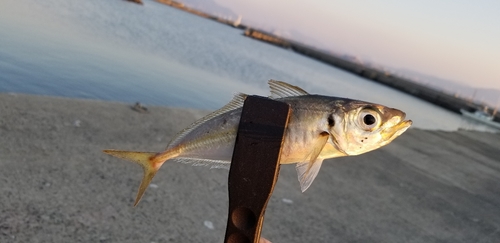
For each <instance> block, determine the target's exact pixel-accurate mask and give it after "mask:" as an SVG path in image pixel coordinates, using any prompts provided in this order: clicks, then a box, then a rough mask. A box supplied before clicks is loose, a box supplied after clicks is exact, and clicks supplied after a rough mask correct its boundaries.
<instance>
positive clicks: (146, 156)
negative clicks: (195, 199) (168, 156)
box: [103, 149, 164, 207]
mask: <svg viewBox="0 0 500 243" xmlns="http://www.w3.org/2000/svg"><path fill="white" fill-rule="evenodd" d="M103 152H104V153H107V154H109V155H113V156H115V157H118V158H121V159H126V160H130V161H132V162H135V163H137V164H140V165H141V166H142V168H143V169H144V176H143V177H142V182H141V185H140V186H139V191H138V192H137V197H136V198H135V203H134V207H135V206H137V204H138V203H139V201H140V200H141V198H142V195H144V192H145V191H146V188H148V186H149V183H151V180H152V179H153V177H154V176H155V174H156V172H157V171H158V170H159V169H160V167H161V165H162V164H163V162H164V161H155V158H156V157H155V155H156V154H157V153H152V152H133V151H120V150H111V149H110V150H104V151H103Z"/></svg>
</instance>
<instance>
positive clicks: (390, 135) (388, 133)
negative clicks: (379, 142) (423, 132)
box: [384, 120, 413, 141]
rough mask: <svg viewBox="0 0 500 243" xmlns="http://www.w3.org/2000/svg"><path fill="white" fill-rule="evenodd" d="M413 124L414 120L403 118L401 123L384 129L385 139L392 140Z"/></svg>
mask: <svg viewBox="0 0 500 243" xmlns="http://www.w3.org/2000/svg"><path fill="white" fill-rule="evenodd" d="M412 124H413V121H412V120H403V121H401V122H400V123H398V124H396V125H394V126H392V127H390V128H387V129H385V131H384V137H385V140H386V141H392V140H393V139H395V138H396V137H398V136H399V135H401V134H403V133H404V132H405V131H406V130H407V129H408V128H409V127H410V126H411V125H412Z"/></svg>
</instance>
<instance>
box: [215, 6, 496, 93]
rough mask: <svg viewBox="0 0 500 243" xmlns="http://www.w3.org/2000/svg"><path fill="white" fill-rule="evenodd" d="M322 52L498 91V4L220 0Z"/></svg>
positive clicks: (245, 19)
mask: <svg viewBox="0 0 500 243" xmlns="http://www.w3.org/2000/svg"><path fill="white" fill-rule="evenodd" d="M215 1H216V2H217V3H218V4H220V5H222V6H225V7H228V8H229V9H231V10H233V11H234V12H235V13H237V14H240V15H242V16H243V22H245V21H251V22H254V23H262V24H263V25H264V26H268V27H271V28H276V29H280V30H284V31H290V30H297V31H299V32H300V33H302V34H304V35H307V36H310V37H311V38H313V39H315V40H317V41H319V42H321V43H322V44H323V45H324V46H323V48H326V49H329V50H333V51H336V52H340V53H346V54H351V55H353V56H357V57H360V58H362V59H364V60H368V61H372V62H374V63H377V64H381V65H384V66H389V67H393V68H405V69H410V70H414V71H418V72H421V73H424V74H429V75H433V76H436V77H440V78H444V79H447V80H452V81H456V82H458V83H462V84H467V85H470V86H473V87H477V88H495V89H498V90H500V1H498V0H490V1H488V0H478V1H468V0H439V1H435V0H419V1H407V0H378V1H366V0H365V1H362V0H345V1H335V0H311V1H307V2H306V1H297V0H253V1H246V0H215Z"/></svg>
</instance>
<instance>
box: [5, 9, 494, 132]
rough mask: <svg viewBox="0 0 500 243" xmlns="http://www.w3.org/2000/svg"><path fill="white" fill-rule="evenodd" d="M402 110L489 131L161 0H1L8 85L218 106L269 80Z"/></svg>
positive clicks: (450, 126) (260, 91)
mask: <svg viewBox="0 0 500 243" xmlns="http://www.w3.org/2000/svg"><path fill="white" fill-rule="evenodd" d="M269 79H276V80H283V81H287V82H289V83H292V84H294V85H298V86H300V87H302V88H303V89H305V90H307V91H309V92H310V93H318V94H324V95H330V96H339V97H348V98H353V99H361V100H365V101H370V102H375V103H380V104H383V105H387V106H391V107H394V108H398V109H401V110H403V111H405V112H406V113H407V117H408V118H409V119H412V120H413V121H414V127H418V128H425V129H439V130H456V129H458V128H465V129H476V130H488V129H487V128H486V127H484V126H481V125H479V124H474V123H470V122H469V121H468V120H466V119H464V118H462V117H461V116H459V115H457V114H454V113H451V112H449V111H447V110H444V109H442V108H439V107H437V106H435V105H432V104H430V103H427V102H425V101H421V100H419V99H417V98H415V97H412V96H409V95H406V94H404V93H401V92H399V91H396V90H394V89H391V88H388V87H386V86H382V85H380V84H377V83H374V82H372V81H369V80H366V79H363V78H361V77H359V76H356V75H353V74H350V73H347V72H345V71H342V70H340V69H337V68H334V67H332V66H329V65H326V64H323V63H321V62H318V61H315V60H312V59H310V58H307V57H304V56H301V55H299V54H297V53H294V52H292V51H290V50H286V49H282V48H278V47H275V46H272V45H269V44H266V43H263V42H259V41H256V40H253V39H250V38H247V37H245V36H243V33H242V30H239V29H236V28H231V27H229V26H227V25H222V24H220V23H217V22H214V21H210V20H208V19H204V18H201V17H198V16H195V15H191V14H189V13H186V12H183V11H180V10H177V9H174V8H171V7H169V6H166V5H162V4H160V3H157V2H155V1H152V0H146V1H144V5H142V6H141V5H137V4H133V3H130V2H127V1H122V0H106V1H103V0H85V1H81V0H44V1H36V0H2V1H1V2H0V92H19V93H30V94H41V95H54V96H65V97H78V98H89V99H100V100H110V101H121V102H127V103H134V102H137V101H138V102H141V103H143V104H146V105H162V106H175V107H189V108H198V109H208V110H213V109H217V108H218V107H221V106H223V105H224V104H225V103H227V102H228V101H229V100H230V99H231V97H232V95H233V94H234V93H236V92H244V93H248V94H257V95H264V96H266V95H268V94H269V91H268V88H267V80H269Z"/></svg>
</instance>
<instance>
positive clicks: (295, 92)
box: [268, 79, 309, 99]
mask: <svg viewBox="0 0 500 243" xmlns="http://www.w3.org/2000/svg"><path fill="white" fill-rule="evenodd" d="M268 84H269V88H270V89H271V96H270V98H272V99H277V98H285V97H290V96H302V95H308V94H309V93H307V92H306V91H305V90H303V89H301V88H299V87H297V86H295V85H291V84H289V83H285V82H283V81H277V80H272V79H271V80H269V82H268Z"/></svg>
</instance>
